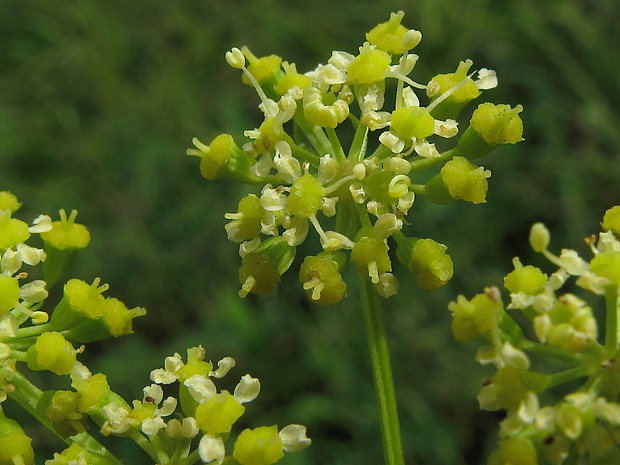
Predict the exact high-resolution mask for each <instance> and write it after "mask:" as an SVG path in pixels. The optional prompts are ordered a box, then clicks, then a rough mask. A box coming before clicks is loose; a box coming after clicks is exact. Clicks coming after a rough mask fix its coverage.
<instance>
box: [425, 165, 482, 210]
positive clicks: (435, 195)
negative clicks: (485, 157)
mask: <svg viewBox="0 0 620 465" xmlns="http://www.w3.org/2000/svg"><path fill="white" fill-rule="evenodd" d="M490 176H491V172H490V171H489V170H485V169H484V168H483V167H482V166H477V165H475V164H474V163H471V162H470V161H469V160H468V159H467V158H465V157H459V156H455V157H454V158H452V159H451V160H450V161H448V162H447V163H446V164H445V165H444V166H443V168H441V172H440V173H439V174H437V175H435V176H434V177H433V178H431V179H430V180H429V181H428V182H427V183H426V195H427V198H428V200H430V201H431V202H433V203H436V204H440V205H441V204H445V203H450V202H453V201H454V200H459V199H460V200H465V201H467V202H472V203H475V204H478V203H483V202H485V201H486V195H487V190H488V187H489V185H488V182H487V178H489V177H490Z"/></svg>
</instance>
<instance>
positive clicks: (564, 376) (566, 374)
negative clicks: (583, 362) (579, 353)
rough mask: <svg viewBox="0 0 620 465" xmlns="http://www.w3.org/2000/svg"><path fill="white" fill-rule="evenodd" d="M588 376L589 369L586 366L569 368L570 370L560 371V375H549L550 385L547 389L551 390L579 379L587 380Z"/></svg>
mask: <svg viewBox="0 0 620 465" xmlns="http://www.w3.org/2000/svg"><path fill="white" fill-rule="evenodd" d="M586 376H588V369H587V367H584V366H579V367H574V368H569V369H568V370H564V371H560V372H559V373H553V374H552V375H549V383H548V384H547V386H546V389H549V388H551V387H553V386H557V385H558V384H563V383H567V382H568V381H572V380H574V379H578V378H585V377H586Z"/></svg>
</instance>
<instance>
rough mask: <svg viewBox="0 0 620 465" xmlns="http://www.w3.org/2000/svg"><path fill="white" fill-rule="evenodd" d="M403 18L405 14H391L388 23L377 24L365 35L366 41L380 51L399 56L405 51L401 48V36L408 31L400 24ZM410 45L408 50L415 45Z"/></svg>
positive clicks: (400, 12) (401, 12)
mask: <svg viewBox="0 0 620 465" xmlns="http://www.w3.org/2000/svg"><path fill="white" fill-rule="evenodd" d="M404 16H405V13H404V12H403V11H399V12H398V13H392V14H391V15H390V19H389V20H388V21H386V22H384V23H380V24H377V25H376V26H375V27H374V28H372V29H371V30H370V32H367V33H366V40H367V41H368V42H370V43H371V44H372V45H374V46H376V47H377V48H378V49H380V50H383V51H385V52H388V53H392V54H394V55H401V54H402V53H403V52H404V51H405V50H404V48H403V36H404V35H405V34H406V33H407V31H408V29H407V28H406V27H405V26H403V25H402V24H400V22H401V21H402V19H403V17H404ZM421 38H422V37H421V36H420V39H421ZM417 42H418V43H419V42H420V40H418V41H417ZM411 45H412V46H411V47H409V48H408V49H412V48H413V47H415V46H416V45H417V43H415V44H411Z"/></svg>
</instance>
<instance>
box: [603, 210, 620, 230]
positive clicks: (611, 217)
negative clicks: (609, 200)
mask: <svg viewBox="0 0 620 465" xmlns="http://www.w3.org/2000/svg"><path fill="white" fill-rule="evenodd" d="M603 229H604V230H605V231H611V232H613V233H614V234H615V235H616V236H620V205H616V206H615V207H611V208H610V209H609V210H607V211H606V212H605V215H604V216H603Z"/></svg>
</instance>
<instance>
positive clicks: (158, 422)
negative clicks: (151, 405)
mask: <svg viewBox="0 0 620 465" xmlns="http://www.w3.org/2000/svg"><path fill="white" fill-rule="evenodd" d="M165 427H166V422H165V421H164V420H163V419H162V418H161V417H155V418H147V419H145V420H144V421H143V422H142V428H141V429H142V432H143V433H144V434H146V435H147V436H155V435H156V434H157V433H158V432H159V430H160V429H162V428H165Z"/></svg>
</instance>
